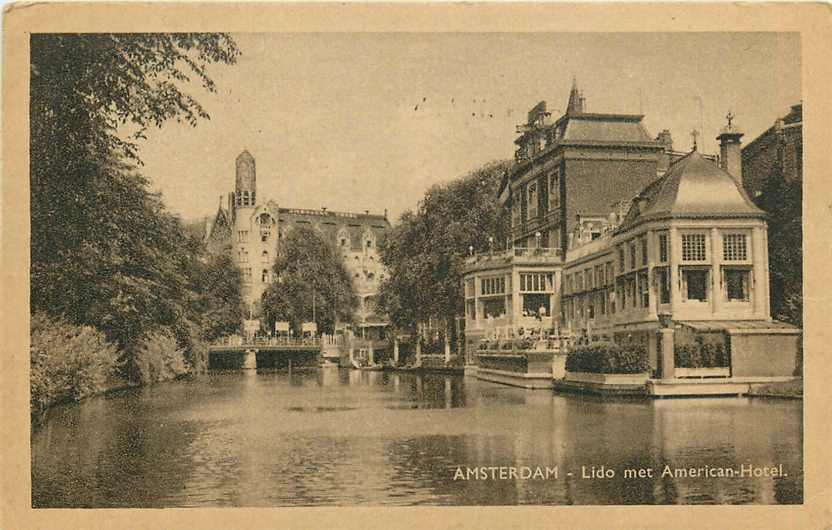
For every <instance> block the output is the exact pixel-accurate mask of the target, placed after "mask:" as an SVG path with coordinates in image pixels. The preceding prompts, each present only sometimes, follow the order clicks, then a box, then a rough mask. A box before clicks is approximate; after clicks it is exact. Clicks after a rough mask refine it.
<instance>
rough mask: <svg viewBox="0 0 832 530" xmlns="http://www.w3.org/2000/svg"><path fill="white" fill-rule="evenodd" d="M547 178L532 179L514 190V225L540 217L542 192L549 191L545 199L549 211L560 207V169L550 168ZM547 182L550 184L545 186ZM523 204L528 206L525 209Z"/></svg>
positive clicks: (512, 209) (512, 218) (512, 213)
mask: <svg viewBox="0 0 832 530" xmlns="http://www.w3.org/2000/svg"><path fill="white" fill-rule="evenodd" d="M545 179H546V180H545V181H543V179H537V180H532V181H531V182H529V183H527V184H526V185H524V186H522V187H520V189H518V190H515V191H514V194H513V201H512V207H511V220H512V226H515V227H516V226H519V225H520V224H521V223H522V222H524V221H526V220H528V219H535V218H536V217H538V214H539V213H540V212H539V211H538V205H539V204H540V203H539V201H540V198H539V194H540V193H547V197H544V199H545V200H546V205H547V206H548V210H549V211H552V210H556V209H557V208H559V207H560V169H559V168H554V169H552V170H550V171H549V173H548V174H547V175H546V177H545ZM546 184H548V186H544V185H546ZM523 205H525V206H526V208H525V211H523V210H524V208H523Z"/></svg>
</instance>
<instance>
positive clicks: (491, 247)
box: [488, 236, 494, 254]
mask: <svg viewBox="0 0 832 530" xmlns="http://www.w3.org/2000/svg"><path fill="white" fill-rule="evenodd" d="M488 253H489V254H494V238H493V237H491V236H488Z"/></svg>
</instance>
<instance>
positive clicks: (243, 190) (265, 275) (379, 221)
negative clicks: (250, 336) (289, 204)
mask: <svg viewBox="0 0 832 530" xmlns="http://www.w3.org/2000/svg"><path fill="white" fill-rule="evenodd" d="M259 199H260V198H259V197H258V196H257V169H256V163H255V160H254V157H253V156H252V155H251V154H250V153H249V152H248V151H243V152H242V153H240V155H239V156H238V157H237V160H236V163H235V188H234V191H233V192H231V193H229V194H228V197H227V202H226V206H225V207H223V204H222V202H223V201H222V198H221V199H220V206H219V208H218V210H217V213H216V215H215V216H214V218H213V219H212V220H210V221H209V226H208V227H207V230H206V239H207V242H208V244H209V246H213V247H214V248H217V249H222V250H224V251H230V252H231V253H232V256H233V258H234V262H235V263H236V264H237V265H238V266H239V267H240V270H241V271H242V273H243V300H244V301H245V302H246V303H247V304H248V305H249V308H250V310H251V312H252V313H254V314H256V313H258V312H259V304H260V299H261V296H262V295H263V292H264V291H265V290H266V288H267V287H268V285H269V284H270V283H271V282H272V281H273V279H274V278H273V271H272V267H273V266H274V262H275V259H276V256H277V251H278V248H279V245H280V242H281V240H283V239H284V238H285V237H286V235H287V234H289V232H290V231H291V230H293V229H294V228H295V227H301V226H305V227H309V228H312V229H314V230H317V231H318V232H319V233H320V234H321V235H322V237H323V239H324V240H325V241H327V242H329V243H331V244H332V245H333V246H334V247H335V248H336V249H337V250H338V252H339V253H340V254H341V256H342V259H343V260H344V265H345V266H346V268H347V270H348V271H349V273H350V274H351V275H352V277H353V285H354V286H355V290H356V294H357V295H358V297H359V309H358V312H357V314H356V320H357V322H358V323H359V326H360V327H367V328H372V327H383V326H385V325H386V323H387V322H386V319H385V317H384V316H383V315H380V314H379V313H378V312H377V311H376V302H377V298H378V288H379V285H380V282H381V281H382V280H383V279H384V277H385V268H384V266H383V265H382V263H381V260H380V256H379V252H378V245H379V243H380V242H381V241H382V239H383V238H384V236H385V233H386V232H387V230H388V229H389V228H390V223H389V221H388V220H387V212H385V213H384V214H383V215H374V214H370V212H369V211H365V212H364V213H352V212H335V211H330V210H327V209H326V208H321V209H320V210H309V209H298V208H284V207H280V206H279V205H278V204H277V202H275V201H274V200H268V201H262V200H259Z"/></svg>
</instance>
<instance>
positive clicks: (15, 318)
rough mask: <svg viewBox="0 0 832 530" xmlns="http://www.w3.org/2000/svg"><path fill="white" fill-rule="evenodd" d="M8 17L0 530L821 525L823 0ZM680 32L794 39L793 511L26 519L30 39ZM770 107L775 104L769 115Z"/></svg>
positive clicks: (150, 513) (168, 8) (178, 7)
mask: <svg viewBox="0 0 832 530" xmlns="http://www.w3.org/2000/svg"><path fill="white" fill-rule="evenodd" d="M4 11H5V12H4V20H3V30H4V31H3V74H4V75H3V131H4V135H3V140H4V141H3V152H2V160H3V177H4V178H3V180H2V188H1V191H2V193H0V197H2V210H0V226H2V258H1V259H2V269H0V275H1V277H2V280H0V289H1V290H0V295H1V296H0V300H2V309H3V312H2V316H0V330H2V331H0V337H2V339H3V342H2V347H0V351H2V354H3V355H2V356H0V403H2V404H3V406H2V407H0V427H1V428H2V429H0V432H2V434H1V435H0V441H2V445H0V447H2V449H0V469H2V471H3V474H2V477H0V528H3V529H8V530H13V529H33V530H34V529H38V528H50V529H52V528H99V527H105V526H106V527H113V528H124V529H130V528H148V527H157V528H173V527H176V528H223V529H225V528H264V527H272V526H276V527H280V528H321V527H329V528H424V527H438V528H469V527H472V528H473V527H476V528H492V527H501V528H506V527H516V528H532V527H544V526H545V527H549V528H552V527H554V528H615V529H625V528H639V529H643V528H671V527H672V528H680V529H687V528H691V529H693V528H720V529H722V528H732V529H745V528H748V529H755V530H756V529H767V528H774V529H781V528H792V529H818V530H823V529H827V528H832V512H830V509H829V506H832V494H831V493H830V492H832V488H830V486H829V485H828V484H829V480H830V476H832V474H831V473H830V472H832V464H831V463H830V458H829V456H830V451H829V449H828V440H829V439H830V436H829V435H830V434H832V433H830V422H829V418H828V412H829V410H830V404H832V403H831V402H830V400H829V398H828V397H826V396H825V395H824V394H825V392H826V390H827V388H828V384H825V383H826V381H827V380H828V378H829V377H830V376H832V368H830V363H829V362H827V359H826V354H827V352H826V348H825V346H826V345H828V344H830V342H832V332H830V331H829V329H828V327H827V325H826V324H827V323H828V321H829V319H828V316H827V315H828V312H827V307H828V303H829V302H830V301H832V297H830V292H832V291H830V289H829V287H828V284H827V281H826V278H825V274H824V273H825V268H826V267H825V266H827V264H828V263H830V258H832V244H830V241H831V240H832V237H830V235H829V234H830V232H829V229H830V219H831V218H832V199H829V197H830V196H832V193H830V192H832V185H830V184H829V183H828V182H827V178H826V176H828V175H832V171H831V170H832V167H830V166H832V164H830V161H829V157H828V148H829V146H830V145H832V133H830V128H829V125H828V124H829V123H832V101H830V98H829V96H828V90H829V84H830V81H832V53H831V52H830V40H831V39H830V37H832V32H830V28H832V17H831V16H830V15H831V14H832V8H831V7H830V6H829V5H828V4H820V3H814V4H812V3H800V4H797V3H795V4H789V3H776V4H772V3H768V4H763V3H742V4H741V3H734V4H727V3H721V4H715V3H699V4H690V3H685V4H682V3H663V4H659V3H654V4H646V3H638V4H636V3H633V4H625V3H593V4H564V3H559V4H549V3H535V4H531V3H514V4H509V3H488V4H482V3H467V4H451V3H441V4H410V3H408V4H405V3H397V4H385V3H372V4H325V3H315V4H309V3H293V4H287V3H284V4H276V3H266V2H262V3H260V2H257V3H239V4H229V3H213V2H211V3H207V2H206V3H196V2H193V3H173V2H170V3H167V2H166V3H161V2H158V3H138V2H129V3H120V4H114V3H81V2H78V3H34V2H30V3H18V4H11V5H7V6H6V8H5V10H4ZM102 31H107V32H136V31H142V32H145V31H149V32H164V31H226V32H333V31H336V32H358V31H371V32H381V31H385V32H550V31H551V32H688V31H704V32H710V31H714V32H715V31H719V32H734V31H778V32H780V31H793V32H799V33H800V34H801V53H802V58H801V60H802V89H803V98H804V103H805V109H806V113H805V121H804V145H806V146H807V147H806V148H805V155H804V167H805V169H806V171H805V176H806V178H805V179H804V247H805V249H804V260H805V262H804V271H805V274H804V278H805V285H804V292H805V293H806V295H805V297H804V299H805V302H804V304H805V309H804V327H805V355H804V358H805V361H804V363H805V364H804V366H805V368H804V371H805V402H804V471H805V482H804V504H803V505H799V506H707V507H702V506H661V507H640V506H573V507H567V506H563V507H560V506H558V507H550V506H539V507H513V506H512V507H453V508H427V507H409V508H382V507H361V508H359V507H336V508H274V509H230V508H223V509H219V508H211V509H164V510H139V509H114V510H113V509H109V510H77V509H66V510H32V509H31V493H30V491H31V475H30V453H29V432H30V431H29V415H28V380H29V377H28V361H27V360H28V354H27V352H28V336H29V333H28V329H29V328H28V293H29V290H28V272H29V269H28V265H29V253H28V241H29V222H28V220H29V188H28V152H27V151H28V56H29V40H28V38H29V34H30V33H36V32H102ZM777 110H778V109H772V112H776V111H777Z"/></svg>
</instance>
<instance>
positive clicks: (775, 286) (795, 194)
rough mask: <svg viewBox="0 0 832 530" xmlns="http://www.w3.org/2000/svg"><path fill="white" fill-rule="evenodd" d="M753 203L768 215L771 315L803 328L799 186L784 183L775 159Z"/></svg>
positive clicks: (801, 208) (800, 183)
mask: <svg viewBox="0 0 832 530" xmlns="http://www.w3.org/2000/svg"><path fill="white" fill-rule="evenodd" d="M761 191H762V193H761V194H760V196H759V197H757V198H756V199H755V202H756V204H757V206H759V207H760V208H762V209H763V210H764V211H765V212H766V213H767V214H768V215H769V218H768V260H769V288H770V293H771V314H772V316H773V317H774V318H776V319H778V320H783V321H785V322H790V323H792V324H795V325H797V326H802V325H803V224H802V223H803V186H802V182H801V181H800V180H796V181H787V180H786V179H785V178H784V176H783V171H782V168H781V166H780V162H779V158H778V159H776V160H775V164H774V166H773V167H772V170H771V174H770V175H769V176H768V177H767V178H766V179H765V181H764V185H763V189H762V190H761Z"/></svg>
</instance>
